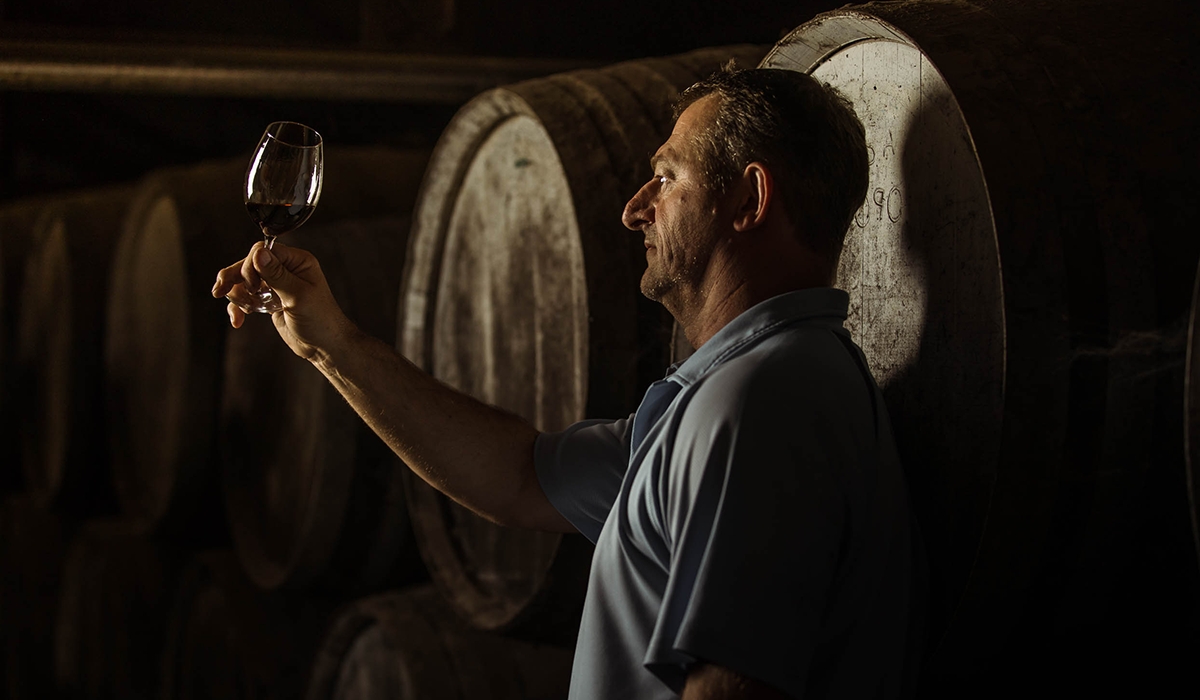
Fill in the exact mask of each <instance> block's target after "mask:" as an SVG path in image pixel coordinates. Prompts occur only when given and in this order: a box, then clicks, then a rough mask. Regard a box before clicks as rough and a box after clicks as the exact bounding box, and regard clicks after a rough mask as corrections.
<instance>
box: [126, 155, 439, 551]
mask: <svg viewBox="0 0 1200 700" xmlns="http://www.w3.org/2000/svg"><path fill="white" fill-rule="evenodd" d="M255 136H256V135H252V136H250V138H249V139H248V141H247V143H248V146H247V154H246V158H244V159H242V158H238V159H234V160H222V161H215V162H210V163H200V164H196V165H192V166H187V167H179V168H171V169H164V170H161V171H156V172H154V173H151V174H150V175H148V176H147V177H146V178H145V180H144V181H143V182H142V184H141V186H140V188H139V191H138V193H137V195H136V198H135V202H134V206H133V207H132V209H131V212H130V214H129V216H128V218H127V220H126V222H125V227H124V231H123V233H122V237H121V241H120V244H119V246H118V250H117V255H116V259H115V260H114V263H113V272H112V283H111V291H110V294H109V298H108V307H107V314H106V317H107V322H108V342H107V346H106V350H105V358H104V359H105V362H104V373H105V377H106V386H107V407H108V409H109V414H110V416H111V418H110V429H109V434H110V444H111V448H112V454H113V470H114V476H115V481H116V486H117V494H118V496H119V499H120V504H121V511H122V513H123V514H124V515H125V517H126V518H128V519H130V520H132V521H136V522H138V523H140V524H141V526H142V527H143V528H145V529H147V530H150V529H158V530H163V531H169V532H172V533H173V534H174V535H175V536H177V537H180V538H184V539H190V540H192V541H196V542H199V543H202V544H203V543H207V544H212V543H215V542H219V541H221V540H223V539H226V538H227V534H224V523H225V517H224V514H223V511H222V510H221V504H222V498H221V496H220V488H219V477H218V474H219V470H218V469H217V468H216V467H217V464H218V462H217V452H216V449H215V446H216V443H217V421H218V415H219V411H220V396H221V394H220V391H221V386H222V377H223V374H224V370H223V367H224V358H225V334H226V333H227V331H228V329H229V321H228V318H227V316H226V315H225V309H224V301H218V300H214V299H213V298H212V296H211V294H210V291H209V290H210V289H211V288H212V285H213V281H214V279H215V277H216V273H217V271H218V270H219V269H220V268H222V267H224V266H226V265H229V264H232V263H234V262H235V261H237V260H238V259H239V258H241V257H242V256H244V255H245V253H246V251H247V250H249V248H250V246H251V245H253V244H254V243H255V242H256V241H258V240H260V239H261V233H260V232H259V231H258V228H257V227H256V226H255V225H254V223H253V221H252V220H251V219H250V217H249V216H248V215H247V213H246V210H245V207H244V204H243V196H244V195H243V190H244V180H245V173H246V168H247V165H248V163H249V156H250V146H252V145H253V139H254V138H255ZM427 159H428V152H426V151H403V150H394V149H385V148H341V149H339V148H337V147H330V148H329V149H328V150H327V153H326V163H325V170H326V176H325V181H326V187H325V189H324V193H323V197H322V201H321V204H320V206H319V207H318V209H317V211H316V213H314V214H313V217H312V218H311V219H310V221H309V224H308V225H309V226H319V225H321V224H323V223H328V222H331V221H338V220H340V219H345V218H351V217H353V218H357V217H359V216H360V215H361V213H362V212H363V211H364V210H366V211H371V210H377V209H379V208H380V207H381V206H386V207H388V208H389V209H392V210H394V211H396V212H397V213H399V214H403V213H405V212H407V211H409V210H410V209H411V202H412V199H413V197H414V196H415V190H416V186H417V182H418V181H419V178H420V175H421V173H422V172H423V170H424V165H425V162H426V160H427Z"/></svg>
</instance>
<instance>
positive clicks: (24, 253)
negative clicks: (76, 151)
mask: <svg viewBox="0 0 1200 700" xmlns="http://www.w3.org/2000/svg"><path fill="white" fill-rule="evenodd" d="M45 207H46V202H45V201H44V200H42V199H37V200H32V201H19V202H13V203H9V204H6V205H5V206H4V208H3V209H0V465H3V466H0V491H5V492H8V491H17V490H20V489H21V488H22V487H23V486H24V483H25V473H24V469H22V468H21V441H20V434H21V426H20V420H21V415H22V412H24V411H25V410H26V409H27V408H28V405H27V403H28V402H27V401H26V400H25V399H24V398H22V397H23V396H24V394H22V392H23V391H25V390H26V389H27V388H26V387H22V386H21V382H22V376H23V375H22V373H20V372H14V371H13V369H14V367H15V365H16V363H15V361H14V359H13V358H14V357H15V355H16V346H17V311H18V309H19V306H20V304H19V300H20V298H21V284H22V283H23V282H24V281H25V261H26V259H27V258H28V257H29V251H30V248H32V246H33V239H34V235H33V234H34V227H35V225H36V224H37V223H38V219H40V218H41V214H42V211H43V210H44V209H45Z"/></svg>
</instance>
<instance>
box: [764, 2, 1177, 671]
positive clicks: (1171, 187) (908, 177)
mask: <svg viewBox="0 0 1200 700" xmlns="http://www.w3.org/2000/svg"><path fill="white" fill-rule="evenodd" d="M1151 5H1152V6H1149V7H1148V6H1138V7H1134V6H1127V5H1123V4H1119V3H1111V2H1085V3H1073V4H1072V5H1071V6H1070V7H1069V8H1068V7H1066V6H1062V5H1056V4H1054V3H1047V2H1026V3H1009V2H998V1H992V0H976V1H975V2H948V1H939V0H931V1H923V2H907V3H872V4H868V5H860V6H854V7H848V8H844V9H843V10H838V11H834V12H831V13H826V14H824V15H820V16H818V17H817V18H815V19H814V20H812V21H811V22H809V23H807V24H805V25H803V26H801V27H800V28H798V29H797V30H796V31H795V32H794V33H793V34H791V35H790V36H789V37H787V38H785V39H784V40H782V41H781V42H780V43H779V44H778V45H777V46H776V48H775V49H773V50H772V52H771V53H770V54H769V55H768V57H767V58H766V59H765V60H764V62H763V64H762V65H763V66H765V67H779V68H787V69H792V70H801V71H810V72H812V74H813V75H815V76H816V77H818V78H820V79H823V80H826V81H828V82H830V83H831V84H832V85H834V86H835V87H837V88H839V89H840V90H842V91H843V92H844V93H845V94H846V95H847V97H848V98H849V99H850V100H851V101H852V102H853V103H854V104H855V107H856V109H857V110H858V111H859V114H860V116H861V117H862V119H863V121H864V124H865V126H866V128H867V133H868V141H869V144H870V146H871V155H872V164H871V184H870V189H869V191H868V196H867V201H866V203H865V204H864V206H863V208H862V209H861V210H860V211H859V213H858V216H857V217H856V219H855V222H854V223H853V224H852V225H851V229H850V233H849V235H848V237H847V248H846V253H845V254H844V256H843V259H842V263H841V266H840V268H839V272H838V284H839V286H842V287H844V288H846V289H847V290H848V291H849V292H850V293H851V299H852V301H851V314H850V322H849V324H848V325H849V327H850V328H851V331H852V333H853V334H854V337H855V340H856V341H857V342H859V344H861V345H862V346H863V348H864V350H865V351H866V354H867V356H868V358H869V359H870V361H871V367H872V371H873V372H874V373H875V375H876V378H877V379H878V380H879V382H880V384H881V385H882V386H883V389H884V393H885V396H886V398H887V402H888V407H889V411H890V412H891V414H892V419H893V422H894V424H895V426H896V429H897V433H898V435H899V439H900V441H901V447H902V451H903V456H904V459H905V464H906V467H907V469H908V472H909V477H910V484H911V487H912V491H913V494H914V500H915V502H916V506H917V508H918V511H919V514H920V516H921V520H922V526H923V529H924V535H925V539H926V542H927V544H928V547H929V553H930V559H931V567H932V574H933V595H934V601H933V602H934V611H933V612H934V617H933V623H934V624H933V633H934V640H933V641H934V643H935V644H937V643H938V642H940V644H937V652H936V654H935V656H934V659H933V666H931V672H930V674H928V675H927V678H933V679H935V680H936V681H937V682H941V683H944V684H945V687H946V688H957V689H958V690H961V688H962V687H964V686H963V685H962V683H963V682H968V681H970V680H975V681H978V680H979V679H981V678H984V677H986V678H989V679H991V680H992V681H995V683H993V685H992V687H993V688H999V687H1000V685H1001V683H1000V682H999V681H996V679H997V678H999V677H1004V678H1005V680H1004V683H1013V684H1017V685H1019V684H1020V683H1022V682H1024V680H1022V679H1028V678H1032V677H1034V675H1033V674H1034V673H1035V672H1034V671H1028V672H1022V673H1021V674H1010V673H1009V670H1010V669H1011V668H1013V666H1014V665H1019V666H1022V667H1024V668H1028V669H1032V668H1034V667H1036V668H1039V669H1042V670H1046V671H1047V672H1050V671H1052V672H1053V673H1052V674H1051V675H1052V677H1053V682H1055V683H1067V682H1071V681H1070V679H1072V678H1078V677H1079V674H1078V673H1075V670H1078V669H1083V668H1088V667H1090V666H1089V664H1090V665H1094V664H1095V663H1096V660H1097V659H1106V660H1108V661H1109V662H1112V663H1110V664H1108V666H1109V668H1110V669H1115V668H1116V667H1117V664H1124V663H1125V659H1130V658H1137V659H1139V660H1140V661H1139V662H1138V663H1144V664H1148V665H1151V666H1153V667H1154V668H1156V669H1159V670H1163V671H1164V673H1163V674H1160V675H1154V674H1150V675H1154V677H1155V678H1166V677H1168V676H1169V675H1170V674H1169V673H1167V672H1166V671H1167V670H1169V669H1171V668H1172V667H1173V666H1174V665H1176V663H1177V662H1182V659H1183V658H1185V657H1186V655H1187V654H1189V653H1191V652H1188V651H1186V650H1185V649H1195V645H1194V643H1189V645H1185V646H1184V647H1176V646H1172V645H1170V644H1167V643H1166V641H1165V640H1166V639H1167V636H1166V635H1165V634H1164V633H1160V632H1158V631H1157V630H1159V629H1160V628H1163V627H1161V626H1162V625H1164V624H1165V623H1162V622H1161V621H1160V622H1158V623H1154V624H1151V623H1149V622H1148V621H1147V618H1146V617H1145V612H1144V610H1139V605H1144V604H1146V602H1147V600H1153V601H1154V602H1153V603H1152V605H1153V606H1154V607H1155V609H1157V610H1160V611H1162V612H1163V613H1164V615H1163V616H1162V617H1167V618H1172V619H1173V620H1175V621H1173V622H1172V623H1171V625H1172V626H1173V627H1172V629H1175V630H1177V631H1178V632H1180V633H1182V632H1183V630H1186V629H1188V628H1189V626H1190V625H1193V624H1195V621H1197V620H1200V615H1198V611H1200V605H1198V601H1197V591H1200V585H1198V584H1200V577H1198V574H1197V563H1196V558H1195V556H1194V554H1193V553H1192V552H1191V550H1192V547H1191V546H1190V532H1189V528H1187V524H1186V520H1187V517H1186V508H1187V507H1186V500H1185V499H1184V492H1185V486H1184V485H1183V469H1182V468H1181V467H1182V465H1181V460H1180V456H1181V453H1182V451H1181V450H1179V449H1178V446H1179V445H1180V443H1181V440H1180V437H1181V436H1180V434H1179V421H1178V416H1179V415H1180V410H1181V408H1182V403H1181V401H1182V394H1181V392H1180V391H1179V388H1178V387H1179V386H1180V385H1181V384H1182V382H1180V381H1179V379H1180V377H1179V367H1180V366H1181V364H1182V363H1181V362H1180V359H1181V356H1182V347H1181V343H1180V337H1181V333H1180V330H1179V329H1180V328H1182V327H1183V324H1184V320H1183V318H1184V316H1185V314H1186V313H1187V306H1186V300H1187V299H1188V298H1190V291H1191V287H1190V285H1191V283H1192V280H1193V276H1194V273H1195V263H1196V260H1197V257H1198V256H1200V238H1197V237H1196V236H1194V235H1191V234H1189V233H1186V232H1187V231H1189V230H1190V229H1191V228H1192V227H1191V226H1190V222H1188V221H1186V220H1185V216H1184V214H1183V213H1182V211H1183V210H1182V209H1180V207H1179V206H1178V201H1179V198H1180V197H1185V196H1186V195H1185V194H1184V193H1185V192H1191V191H1194V188H1195V187H1196V184H1197V180H1196V175H1195V168H1194V166H1193V165H1191V164H1188V163H1185V162H1184V159H1182V158H1180V157H1179V155H1178V153H1179V152H1193V153H1194V152H1195V148H1194V147H1193V148H1191V149H1190V150H1189V149H1188V148H1187V147H1185V146H1184V144H1195V143H1196V134H1195V130H1194V129H1193V128H1192V127H1191V125H1190V123H1191V120H1192V117H1191V114H1192V113H1193V111H1194V109H1193V108H1192V107H1190V106H1189V105H1188V102H1187V98H1185V97H1184V96H1182V95H1181V94H1180V93H1179V91H1178V90H1177V89H1175V85H1176V83H1178V82H1179V81H1180V80H1183V81H1184V82H1185V83H1186V82H1187V80H1191V81H1192V82H1193V83H1194V82H1195V76H1196V71H1195V68H1194V67H1191V66H1192V62H1191V61H1192V59H1191V57H1190V55H1191V53H1192V52H1191V49H1190V44H1189V43H1188V39H1187V38H1186V37H1185V36H1184V34H1186V32H1181V31H1179V30H1178V29H1177V28H1176V27H1182V26H1194V21H1195V10H1194V8H1191V7H1190V6H1185V5H1183V4H1182V3H1176V2H1155V3H1151ZM1149 94H1154V95H1159V96H1162V99H1161V100H1157V99H1155V100H1148V99H1145V96H1146V95H1149ZM1181 148H1182V151H1180V149H1181ZM1138 571H1142V572H1143V573H1136V572H1138ZM1151 572H1153V573H1151ZM1150 580H1157V581H1169V582H1170V583H1168V584H1165V585H1163V584H1159V585H1158V586H1155V585H1151V584H1148V583H1147V582H1148V581H1150ZM1156 588H1157V589H1158V590H1157V591H1156V590H1155V589H1156ZM1133 600H1140V601H1142V603H1140V604H1132V603H1130V601H1133ZM1168 601H1170V602H1168ZM1168 611H1176V612H1174V613H1171V612H1168ZM1189 620H1190V622H1189ZM1163 629H1165V628H1163ZM1193 629H1194V628H1193ZM1189 634H1190V633H1189ZM1193 636H1194V635H1193ZM1135 637H1136V638H1140V639H1142V640H1143V641H1139V642H1133V641H1131V639H1132V638H1135ZM1147 638H1149V639H1151V640H1153V642H1154V643H1153V644H1147V643H1146V642H1145V640H1146V639H1147ZM1151 648H1152V649H1154V651H1149V649H1151ZM1169 659H1175V660H1176V661H1169ZM1068 669H1072V670H1068ZM1143 675H1145V674H1143ZM948 679H959V680H958V681H955V680H948ZM1120 679H1121V681H1122V682H1134V681H1133V680H1132V676H1129V675H1124V676H1121V677H1120ZM1093 680H1095V679H1093ZM1096 682H1099V683H1102V681H1098V680H1096ZM968 687H972V688H974V687H975V686H974V685H972V686H968ZM995 692H997V693H1003V692H1005V691H1002V690H995Z"/></svg>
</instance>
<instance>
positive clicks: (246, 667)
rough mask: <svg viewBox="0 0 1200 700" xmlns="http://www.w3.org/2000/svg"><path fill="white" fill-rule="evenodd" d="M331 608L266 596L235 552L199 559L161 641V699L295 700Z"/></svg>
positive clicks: (192, 565) (216, 552)
mask: <svg viewBox="0 0 1200 700" xmlns="http://www.w3.org/2000/svg"><path fill="white" fill-rule="evenodd" d="M332 612H333V605H332V603H331V602H330V601H327V600H322V599H319V598H313V597H311V596H303V597H300V596H285V595H280V594H278V593H267V592H264V591H262V590H261V589H259V588H258V587H257V586H255V585H254V584H253V582H251V581H250V579H249V578H247V577H246V574H245V572H244V571H243V570H242V567H241V563H240V562H239V561H238V559H237V555H236V554H235V553H234V552H233V551H232V550H209V551H205V552H202V553H199V554H198V555H196V556H195V557H194V559H193V560H192V561H191V562H190V563H189V564H188V566H187V567H186V568H185V570H184V573H183V575H182V576H181V577H180V584H179V587H178V588H177V589H176V592H175V598H174V603H173V605H172V611H171V616H170V622H169V625H168V629H167V636H166V638H165V640H164V643H163V654H162V683H163V685H162V692H161V694H160V697H161V698H162V699H163V700H272V699H275V698H279V699H281V700H282V699H283V698H298V697H300V696H301V694H302V693H303V692H304V687H305V683H306V681H307V679H308V673H307V670H308V669H309V668H311V666H312V660H313V658H314V656H315V654H316V651H317V648H318V647H319V646H320V643H321V640H322V635H323V634H324V631H325V628H326V626H327V624H328V621H329V618H330V615H331V614H332Z"/></svg>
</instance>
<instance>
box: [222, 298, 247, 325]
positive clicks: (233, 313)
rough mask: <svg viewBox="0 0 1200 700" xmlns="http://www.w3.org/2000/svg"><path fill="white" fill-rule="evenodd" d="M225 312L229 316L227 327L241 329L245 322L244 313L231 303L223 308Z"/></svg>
mask: <svg viewBox="0 0 1200 700" xmlns="http://www.w3.org/2000/svg"><path fill="white" fill-rule="evenodd" d="M225 312H226V313H227V314H229V325H231V326H233V327H234V328H241V327H242V324H243V323H245V322H246V312H245V311H242V309H241V307H239V306H238V305H237V304H235V303H233V302H232V301H231V302H229V304H228V305H227V306H226V307H225Z"/></svg>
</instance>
